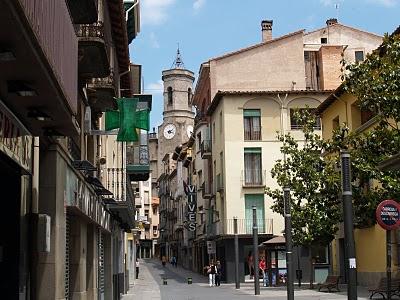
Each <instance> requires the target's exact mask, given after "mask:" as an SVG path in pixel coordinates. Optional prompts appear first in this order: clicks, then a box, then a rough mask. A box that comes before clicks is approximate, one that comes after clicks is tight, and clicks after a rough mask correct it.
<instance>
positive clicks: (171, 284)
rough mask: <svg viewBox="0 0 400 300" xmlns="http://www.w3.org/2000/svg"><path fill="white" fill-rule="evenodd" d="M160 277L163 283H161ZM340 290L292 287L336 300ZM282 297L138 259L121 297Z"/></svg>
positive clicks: (305, 298)
mask: <svg viewBox="0 0 400 300" xmlns="http://www.w3.org/2000/svg"><path fill="white" fill-rule="evenodd" d="M187 277H191V278H192V280H193V284H191V285H190V284H187ZM163 278H166V279H167V285H163ZM342 291H344V292H340V293H323V292H318V291H316V290H309V289H298V288H296V289H295V299H296V300H336V299H342V300H345V299H347V296H346V293H345V291H346V288H345V287H343V288H342ZM358 296H359V297H358V298H359V299H369V298H368V293H367V291H366V290H365V289H362V288H360V289H359V292H358ZM251 298H253V299H271V300H272V299H274V300H284V299H286V289H285V287H277V288H264V287H261V295H260V296H255V295H254V285H253V284H252V283H241V288H240V290H236V289H235V285H234V284H222V285H221V286H220V287H209V286H208V281H207V278H206V277H205V276H201V275H200V274H197V273H193V272H191V271H188V270H185V269H183V268H180V267H178V268H174V267H172V266H171V265H170V264H167V266H166V267H163V266H162V265H161V262H160V261H158V260H144V261H141V265H140V273H139V279H138V280H136V283H135V285H134V286H132V287H131V289H130V290H129V292H128V294H127V295H125V296H123V298H122V299H123V300H153V299H157V300H158V299H162V300H202V299H207V300H213V299H216V300H224V299H227V300H228V299H229V300H237V299H251Z"/></svg>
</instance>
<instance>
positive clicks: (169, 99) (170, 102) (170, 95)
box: [167, 86, 172, 105]
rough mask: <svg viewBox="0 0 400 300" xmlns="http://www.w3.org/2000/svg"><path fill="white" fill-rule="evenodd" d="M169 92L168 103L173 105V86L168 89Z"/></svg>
mask: <svg viewBox="0 0 400 300" xmlns="http://www.w3.org/2000/svg"><path fill="white" fill-rule="evenodd" d="M167 93H168V105H172V87H170V86H169V87H168V89H167Z"/></svg>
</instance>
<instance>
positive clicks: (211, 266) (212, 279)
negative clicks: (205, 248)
mask: <svg viewBox="0 0 400 300" xmlns="http://www.w3.org/2000/svg"><path fill="white" fill-rule="evenodd" d="M216 273H217V268H216V266H215V265H214V261H213V260H211V261H210V264H209V265H208V267H207V274H208V282H209V284H210V287H212V286H215V274H216Z"/></svg>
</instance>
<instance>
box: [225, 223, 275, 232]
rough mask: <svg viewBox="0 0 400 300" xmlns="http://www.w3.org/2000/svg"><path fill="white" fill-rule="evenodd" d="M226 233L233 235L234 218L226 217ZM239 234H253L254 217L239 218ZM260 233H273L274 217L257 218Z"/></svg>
mask: <svg viewBox="0 0 400 300" xmlns="http://www.w3.org/2000/svg"><path fill="white" fill-rule="evenodd" d="M225 222H226V231H225V232H224V233H225V234H228V235H231V234H235V232H234V225H233V224H234V221H233V219H226V220H225ZM237 224H238V226H237V227H238V232H237V233H238V234H253V219H238V220H237ZM257 226H258V233H259V234H271V235H272V234H273V232H274V230H273V219H257Z"/></svg>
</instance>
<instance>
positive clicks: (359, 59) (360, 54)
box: [354, 51, 364, 63]
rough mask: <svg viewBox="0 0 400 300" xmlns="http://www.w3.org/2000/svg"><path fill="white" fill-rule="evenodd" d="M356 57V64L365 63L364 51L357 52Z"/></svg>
mask: <svg viewBox="0 0 400 300" xmlns="http://www.w3.org/2000/svg"><path fill="white" fill-rule="evenodd" d="M354 55H355V60H356V63H358V62H362V61H364V51H355V52H354Z"/></svg>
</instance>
